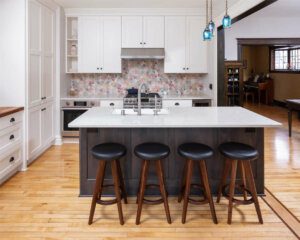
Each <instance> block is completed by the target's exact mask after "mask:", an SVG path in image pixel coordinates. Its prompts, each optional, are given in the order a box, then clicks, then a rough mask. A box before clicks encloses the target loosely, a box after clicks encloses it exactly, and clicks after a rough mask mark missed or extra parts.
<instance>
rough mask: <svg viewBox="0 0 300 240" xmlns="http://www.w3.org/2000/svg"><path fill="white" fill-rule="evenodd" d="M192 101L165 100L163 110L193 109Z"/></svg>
mask: <svg viewBox="0 0 300 240" xmlns="http://www.w3.org/2000/svg"><path fill="white" fill-rule="evenodd" d="M192 106H193V102H192V100H188V99H187V100H163V108H168V107H192Z"/></svg>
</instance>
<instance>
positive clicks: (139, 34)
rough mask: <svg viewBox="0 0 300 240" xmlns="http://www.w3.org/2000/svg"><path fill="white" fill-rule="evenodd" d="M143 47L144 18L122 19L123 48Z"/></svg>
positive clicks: (131, 17)
mask: <svg viewBox="0 0 300 240" xmlns="http://www.w3.org/2000/svg"><path fill="white" fill-rule="evenodd" d="M141 47H143V17H139V16H130V17H122V48H141Z"/></svg>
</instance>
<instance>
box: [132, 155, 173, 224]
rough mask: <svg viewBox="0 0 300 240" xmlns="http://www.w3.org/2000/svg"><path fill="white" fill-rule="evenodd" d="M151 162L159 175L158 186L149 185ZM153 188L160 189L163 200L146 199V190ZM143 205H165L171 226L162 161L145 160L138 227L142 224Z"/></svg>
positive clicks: (139, 192) (138, 200) (138, 202)
mask: <svg viewBox="0 0 300 240" xmlns="http://www.w3.org/2000/svg"><path fill="white" fill-rule="evenodd" d="M150 162H155V165H156V173H157V177H158V181H159V184H158V185H157V184H147V175H148V169H149V164H150ZM153 187H159V190H160V193H161V196H162V198H161V199H158V200H149V199H145V198H144V195H145V190H146V189H147V188H153ZM143 203H145V204H151V205H156V204H160V203H164V208H165V212H166V216H167V221H168V223H169V224H171V215H170V209H169V204H168V195H167V191H166V188H165V183H164V173H163V167H162V161H161V159H158V160H143V165H142V172H141V177H140V184H139V190H138V194H137V204H138V209H137V214H136V222H135V223H136V225H139V224H140V219H141V213H142V207H143Z"/></svg>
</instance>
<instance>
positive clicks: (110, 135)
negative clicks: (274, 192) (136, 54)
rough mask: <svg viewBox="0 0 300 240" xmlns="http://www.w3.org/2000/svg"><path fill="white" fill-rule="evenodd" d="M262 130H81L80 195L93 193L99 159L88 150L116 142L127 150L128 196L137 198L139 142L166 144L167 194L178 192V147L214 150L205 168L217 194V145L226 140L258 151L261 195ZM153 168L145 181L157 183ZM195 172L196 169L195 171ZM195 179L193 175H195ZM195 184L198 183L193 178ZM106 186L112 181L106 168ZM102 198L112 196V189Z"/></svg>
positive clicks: (255, 167)
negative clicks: (199, 145)
mask: <svg viewBox="0 0 300 240" xmlns="http://www.w3.org/2000/svg"><path fill="white" fill-rule="evenodd" d="M263 139H264V129H263V128H251V129H249V128H196V129H195V128H193V129H192V128H190V129H187V128H81V129H80V196H89V195H91V194H92V192H93V186H94V183H95V178H96V169H97V166H98V165H97V164H98V160H96V159H95V158H93V156H92V154H91V152H90V150H91V148H92V147H93V146H94V145H96V144H100V143H105V142H117V143H120V144H123V145H124V146H126V148H127V154H126V156H125V157H124V158H123V159H122V161H120V162H121V165H122V166H121V167H122V170H123V174H124V179H125V184H126V188H127V193H128V194H129V195H131V196H136V193H137V190H138V184H139V175H140V170H141V163H142V161H141V160H140V159H138V158H137V157H136V156H135V154H134V147H135V146H136V145H138V144H140V143H144V142H149V141H155V142H160V143H164V144H166V145H168V146H169V147H170V149H171V152H170V155H169V157H168V158H167V159H165V160H164V161H163V164H164V166H163V167H164V172H165V179H166V187H167V190H168V193H169V195H177V194H178V192H179V186H180V180H181V178H182V170H183V168H184V159H183V158H182V157H180V156H179V155H178V153H177V147H178V146H179V145H180V144H182V143H185V142H191V141H194V142H199V143H204V144H207V145H209V146H210V147H212V148H213V149H214V156H213V157H211V158H209V159H207V160H206V163H207V169H208V176H209V181H210V184H211V188H212V193H213V194H216V193H217V188H218V184H219V182H220V177H221V175H222V170H223V165H224V157H223V156H221V154H220V153H219V152H218V146H219V145H220V144H221V143H223V142H226V141H237V142H242V143H245V144H249V145H251V146H253V147H255V148H256V149H258V152H259V158H258V159H257V160H255V161H253V162H252V168H253V173H254V178H255V182H256V187H257V192H258V194H260V195H263V194H264V141H263ZM154 171H155V169H154V168H150V172H149V175H148V176H149V177H148V181H149V182H150V183H151V182H152V183H153V182H156V181H157V177H156V175H155V172H154ZM194 171H196V170H194ZM194 176H195V175H194ZM193 180H194V181H198V182H199V181H200V179H199V178H194V179H193ZM104 181H105V183H109V182H111V181H112V176H111V171H110V168H109V167H108V168H107V169H106V174H105V180H104ZM104 194H105V195H111V194H113V192H112V190H111V189H107V190H105V192H104ZM147 194H150V195H157V194H158V192H157V191H156V190H154V189H149V190H147Z"/></svg>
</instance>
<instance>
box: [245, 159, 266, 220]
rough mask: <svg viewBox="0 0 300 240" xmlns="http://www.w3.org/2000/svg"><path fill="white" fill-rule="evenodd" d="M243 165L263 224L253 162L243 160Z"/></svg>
mask: <svg viewBox="0 0 300 240" xmlns="http://www.w3.org/2000/svg"><path fill="white" fill-rule="evenodd" d="M243 165H244V167H245V171H246V177H247V180H248V183H249V187H250V191H251V194H252V197H253V200H254V205H255V209H256V213H257V216H258V220H259V222H260V223H261V224H263V219H262V215H261V211H260V207H259V202H258V198H257V192H256V186H255V182H254V177H253V173H252V168H251V163H250V161H245V162H243Z"/></svg>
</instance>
